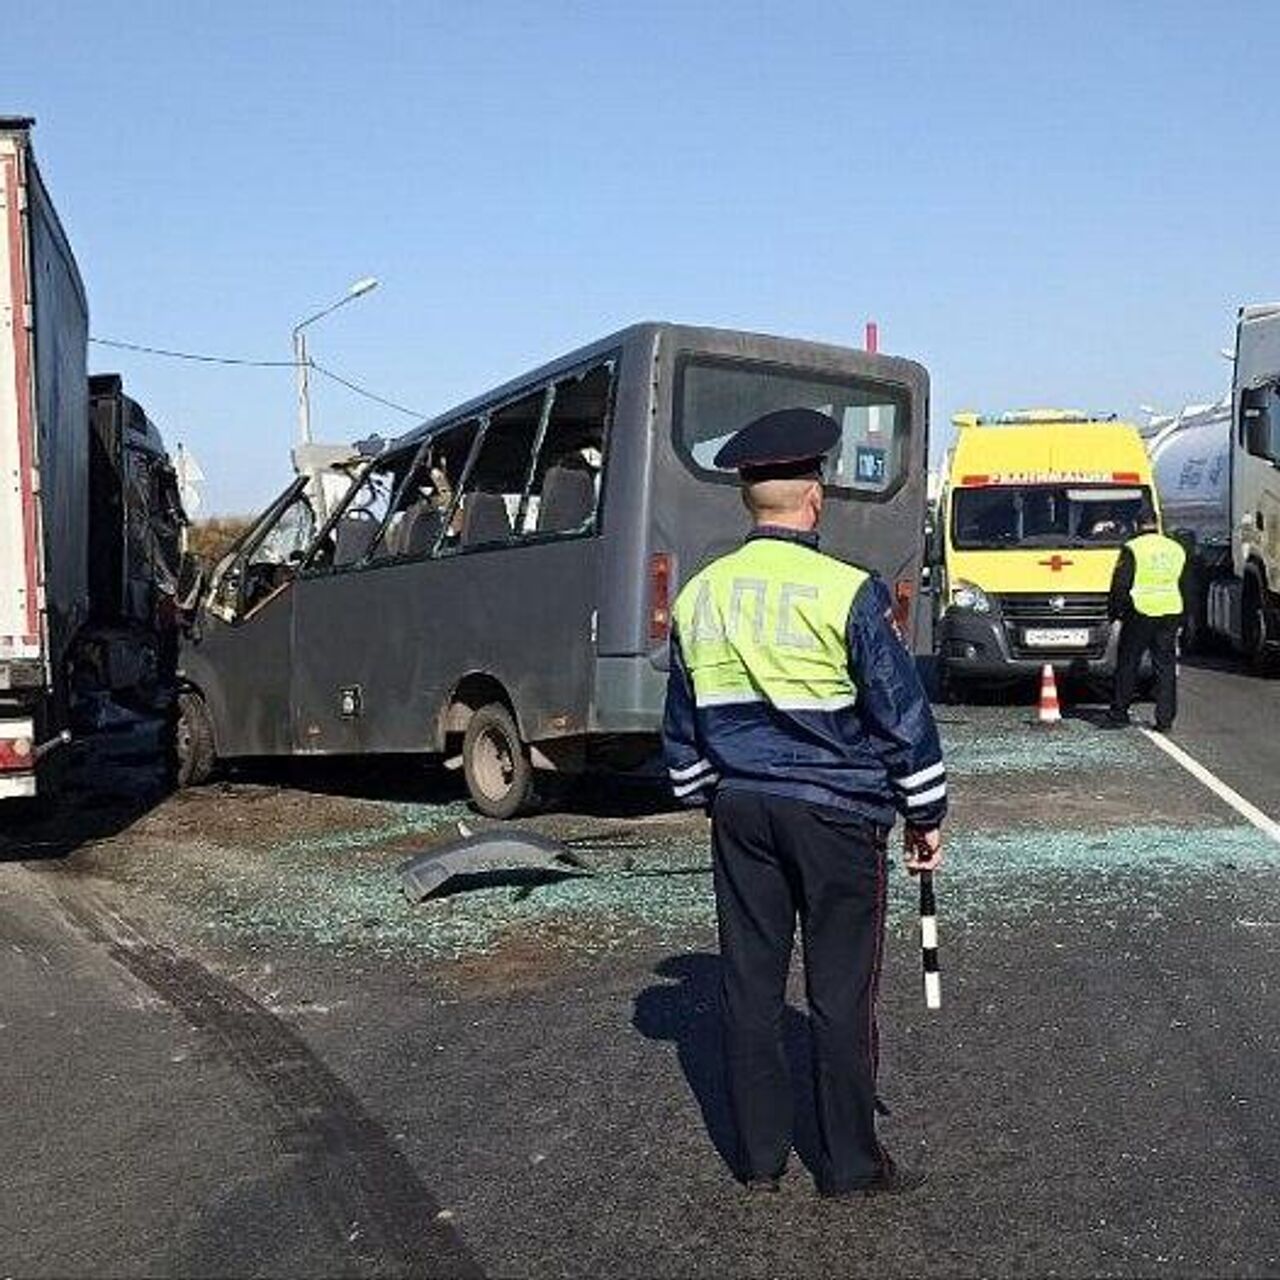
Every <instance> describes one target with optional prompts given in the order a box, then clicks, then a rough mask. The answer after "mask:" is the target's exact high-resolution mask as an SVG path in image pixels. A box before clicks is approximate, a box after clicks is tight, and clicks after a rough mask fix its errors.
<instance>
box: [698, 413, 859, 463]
mask: <svg viewBox="0 0 1280 1280" xmlns="http://www.w3.org/2000/svg"><path fill="white" fill-rule="evenodd" d="M839 439H840V427H839V424H838V423H836V422H835V421H834V419H832V418H829V417H828V416H827V415H826V414H825V413H819V412H818V411H817V410H816V409H776V410H774V412H773V413H766V414H765V415H764V417H762V418H757V419H756V420H755V421H754V422H748V423H747V425H746V426H745V427H743V428H742V429H741V430H739V431H735V432H734V433H733V435H731V436H730V437H729V438H728V440H726V441H725V442H724V444H722V445H721V446H720V449H719V451H718V452H717V453H716V456H715V459H714V461H715V465H716V466H717V467H724V468H725V469H728V468H731V467H732V468H735V469H736V470H738V471H741V472H743V473H744V476H747V477H749V478H750V479H753V480H764V479H783V478H785V477H788V476H802V475H810V474H814V473H816V472H819V471H821V469H822V460H823V458H824V457H825V456H826V455H827V454H828V453H830V452H831V450H832V449H834V448H835V445H836V441H837V440H839Z"/></svg>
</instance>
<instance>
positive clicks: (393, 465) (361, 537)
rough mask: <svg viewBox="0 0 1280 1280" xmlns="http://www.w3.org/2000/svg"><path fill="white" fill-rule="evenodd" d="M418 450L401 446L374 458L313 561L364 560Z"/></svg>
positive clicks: (339, 564)
mask: <svg viewBox="0 0 1280 1280" xmlns="http://www.w3.org/2000/svg"><path fill="white" fill-rule="evenodd" d="M414 453H415V450H413V449H409V450H403V449H402V450H400V451H399V452H397V453H394V454H392V455H390V456H389V457H387V458H384V459H380V460H379V461H378V462H375V463H374V464H373V466H371V467H370V468H369V469H368V470H367V471H366V472H365V473H364V476H363V477H362V478H361V480H360V482H359V483H358V484H357V485H356V486H355V488H354V490H353V491H352V493H351V496H350V497H349V498H348V500H347V503H346V505H345V506H344V507H343V508H342V511H341V513H340V514H339V516H338V518H337V520H335V521H334V523H333V525H332V527H331V528H330V529H329V530H328V532H327V533H326V535H325V539H324V542H325V545H324V546H323V547H321V548H319V549H318V551H317V553H316V555H315V556H313V558H312V563H313V564H314V565H321V564H326V565H328V566H329V567H330V568H334V569H344V568H349V567H350V566H352V565H356V564H359V563H360V562H361V561H363V560H364V559H365V558H366V557H367V556H368V554H369V552H370V551H371V550H372V548H373V544H374V542H375V541H376V540H377V537H378V534H379V531H380V530H381V529H382V526H383V524H384V522H385V521H386V518H387V513H388V512H389V511H390V509H391V502H392V499H393V498H394V497H395V496H396V494H397V493H399V491H400V488H401V482H402V481H403V480H404V478H405V475H406V473H407V472H408V470H409V467H410V465H411V464H412V462H413V458H414Z"/></svg>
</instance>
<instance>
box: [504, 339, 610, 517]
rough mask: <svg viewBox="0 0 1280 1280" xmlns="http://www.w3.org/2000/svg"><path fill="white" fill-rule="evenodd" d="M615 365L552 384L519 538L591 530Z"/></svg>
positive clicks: (596, 503)
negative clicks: (552, 388)
mask: <svg viewBox="0 0 1280 1280" xmlns="http://www.w3.org/2000/svg"><path fill="white" fill-rule="evenodd" d="M612 385H613V366H612V365H611V364H605V365H600V366H598V367H597V368H595V369H590V370H588V371H587V372H585V373H581V374H578V375H576V376H574V377H572V378H566V379H564V380H562V381H560V382H557V383H556V384H555V388H554V391H555V395H554V399H553V400H552V403H551V413H550V416H549V417H548V419H547V426H546V433H545V435H544V436H543V439H542V447H541V448H540V449H539V451H538V464H537V467H536V468H535V470H534V474H533V483H532V484H531V486H530V488H529V496H528V499H527V501H526V503H525V506H524V513H523V515H522V517H521V524H520V534H521V536H522V537H535V536H543V535H545V536H553V535H561V536H563V535H565V534H576V533H589V532H592V531H593V530H594V529H595V525H596V512H597V509H598V507H599V503H600V478H601V474H602V470H603V465H604V442H605V422H606V419H607V418H608V414H609V404H610V393H611V389H612Z"/></svg>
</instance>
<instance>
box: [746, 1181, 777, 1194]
mask: <svg viewBox="0 0 1280 1280" xmlns="http://www.w3.org/2000/svg"><path fill="white" fill-rule="evenodd" d="M742 1187H743V1190H744V1191H746V1193H747V1194H748V1195H752V1196H754V1195H772V1194H775V1193H776V1192H778V1191H781V1190H782V1181H781V1179H779V1178H744V1179H743V1180H742Z"/></svg>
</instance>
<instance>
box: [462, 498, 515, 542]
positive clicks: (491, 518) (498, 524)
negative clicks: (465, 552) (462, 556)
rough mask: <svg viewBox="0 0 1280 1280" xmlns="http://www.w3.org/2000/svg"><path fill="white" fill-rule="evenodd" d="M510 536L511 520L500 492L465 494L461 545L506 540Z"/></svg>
mask: <svg viewBox="0 0 1280 1280" xmlns="http://www.w3.org/2000/svg"><path fill="white" fill-rule="evenodd" d="M510 537H511V520H510V519H509V518H508V516H507V504H506V502H505V501H504V500H503V497H502V494H500V493H469V494H467V495H466V498H465V499H464V502H463V510H462V538H461V545H462V546H464V547H479V546H483V545H484V544H486V543H490V542H506V541H507V540H508V539H509V538H510Z"/></svg>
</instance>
